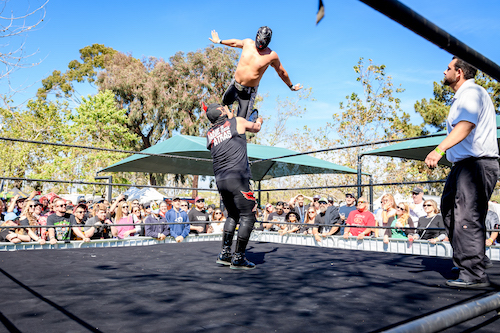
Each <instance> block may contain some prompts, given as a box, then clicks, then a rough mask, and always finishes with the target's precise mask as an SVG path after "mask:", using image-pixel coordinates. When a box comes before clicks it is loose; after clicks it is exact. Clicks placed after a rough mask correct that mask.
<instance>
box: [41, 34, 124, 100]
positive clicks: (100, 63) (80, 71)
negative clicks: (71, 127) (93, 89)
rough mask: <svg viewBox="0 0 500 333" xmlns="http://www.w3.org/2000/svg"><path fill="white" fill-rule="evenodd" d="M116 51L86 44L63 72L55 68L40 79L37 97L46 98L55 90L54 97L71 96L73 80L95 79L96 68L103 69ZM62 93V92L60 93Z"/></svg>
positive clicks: (92, 80) (102, 46)
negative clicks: (77, 57) (77, 58)
mask: <svg viewBox="0 0 500 333" xmlns="http://www.w3.org/2000/svg"><path fill="white" fill-rule="evenodd" d="M116 52H117V51H116V50H114V49H112V48H110V47H106V46H104V45H101V44H93V45H91V46H86V47H84V48H83V49H81V50H80V59H81V62H80V61H78V60H72V61H71V62H70V63H69V65H68V70H67V71H66V72H65V73H61V71H58V70H55V71H54V72H52V75H50V76H49V77H47V78H45V79H43V80H42V87H41V88H40V89H38V92H37V97H38V98H41V99H46V98H47V94H48V93H49V92H52V91H53V92H55V94H56V97H58V98H59V97H62V96H64V97H66V98H68V97H71V96H72V95H73V94H74V93H75V90H74V82H80V83H81V82H85V81H87V82H89V83H92V82H94V81H95V80H96V77H97V74H98V70H99V69H100V70H103V69H104V68H105V66H106V63H107V62H108V61H109V60H110V59H111V57H112V56H113V55H114V54H115V53H116ZM61 93H62V94H61Z"/></svg>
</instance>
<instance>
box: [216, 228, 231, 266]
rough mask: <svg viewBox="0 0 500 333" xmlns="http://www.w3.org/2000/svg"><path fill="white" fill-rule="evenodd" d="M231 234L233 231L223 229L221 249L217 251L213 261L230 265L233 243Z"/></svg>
mask: <svg viewBox="0 0 500 333" xmlns="http://www.w3.org/2000/svg"><path fill="white" fill-rule="evenodd" d="M233 236H234V233H230V232H227V231H225V232H224V236H223V238H222V251H221V253H219V256H218V257H217V260H216V261H215V262H216V263H218V264H221V265H231V259H232V254H231V246H232V245H233Z"/></svg>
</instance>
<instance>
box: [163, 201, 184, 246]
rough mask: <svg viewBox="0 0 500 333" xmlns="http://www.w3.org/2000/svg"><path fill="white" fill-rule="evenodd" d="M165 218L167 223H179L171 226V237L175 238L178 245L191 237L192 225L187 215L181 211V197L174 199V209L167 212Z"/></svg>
mask: <svg viewBox="0 0 500 333" xmlns="http://www.w3.org/2000/svg"><path fill="white" fill-rule="evenodd" d="M165 218H166V219H167V222H175V223H177V224H172V225H170V236H172V237H174V238H175V241H176V242H177V243H180V242H182V241H183V240H184V239H185V238H186V237H187V236H188V235H189V230H190V225H189V217H188V215H187V213H186V212H185V211H184V210H182V209H181V199H180V198H179V197H175V198H173V199H172V209H170V210H169V211H168V212H167V214H166V215H165ZM182 222H188V223H182Z"/></svg>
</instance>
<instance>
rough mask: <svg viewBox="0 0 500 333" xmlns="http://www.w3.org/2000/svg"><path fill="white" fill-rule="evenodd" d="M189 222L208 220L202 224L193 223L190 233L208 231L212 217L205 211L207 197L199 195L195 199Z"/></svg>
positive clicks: (189, 213) (189, 214)
mask: <svg viewBox="0 0 500 333" xmlns="http://www.w3.org/2000/svg"><path fill="white" fill-rule="evenodd" d="M188 218H189V222H191V223H193V222H207V223H202V224H198V223H196V224H194V225H193V224H191V227H190V231H189V233H192V234H198V233H206V232H207V228H208V222H209V221H210V218H209V216H208V213H207V212H206V211H205V199H204V198H202V197H201V196H197V197H196V198H195V199H194V207H193V208H191V209H190V210H189V212H188Z"/></svg>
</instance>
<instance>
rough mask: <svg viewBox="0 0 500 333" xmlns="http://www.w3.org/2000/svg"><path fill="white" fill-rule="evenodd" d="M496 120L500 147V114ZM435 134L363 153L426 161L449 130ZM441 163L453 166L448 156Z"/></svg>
mask: <svg viewBox="0 0 500 333" xmlns="http://www.w3.org/2000/svg"><path fill="white" fill-rule="evenodd" d="M496 120H497V144H498V145H499V147H500V130H499V129H498V127H500V115H498V116H497V117H496ZM435 134H436V135H437V136H433V137H430V138H420V139H414V140H408V141H403V142H399V143H396V144H393V145H390V146H387V147H382V148H378V149H375V150H370V151H368V152H365V153H363V155H377V156H390V157H400V158H406V159H410V160H419V161H424V160H425V158H426V157H427V155H428V154H429V152H431V150H433V149H434V148H435V147H436V146H437V145H439V144H440V143H441V141H443V139H444V138H445V137H446V135H447V132H446V131H445V130H443V131H439V132H437V133H435ZM438 134H441V135H438ZM439 164H441V165H446V166H451V163H450V162H449V161H448V160H447V159H446V157H443V158H442V159H440V160H439Z"/></svg>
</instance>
